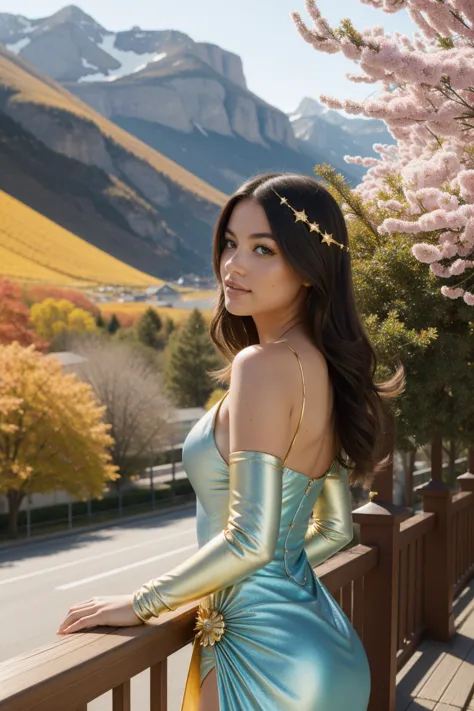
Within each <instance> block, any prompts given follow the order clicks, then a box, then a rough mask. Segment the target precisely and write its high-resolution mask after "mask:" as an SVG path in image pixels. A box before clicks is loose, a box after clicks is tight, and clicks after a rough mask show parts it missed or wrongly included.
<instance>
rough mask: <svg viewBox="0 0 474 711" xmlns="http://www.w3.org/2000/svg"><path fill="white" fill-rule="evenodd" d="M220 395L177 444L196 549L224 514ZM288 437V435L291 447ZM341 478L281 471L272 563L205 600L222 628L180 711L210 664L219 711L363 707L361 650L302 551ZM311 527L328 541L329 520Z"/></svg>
mask: <svg viewBox="0 0 474 711" xmlns="http://www.w3.org/2000/svg"><path fill="white" fill-rule="evenodd" d="M287 345H289V344H287ZM289 348H290V349H291V350H293V349H292V348H291V346H289ZM293 352H294V353H295V355H296V356H297V358H298V362H299V365H300V369H301V375H302V378H303V406H302V412H301V417H300V423H301V419H302V414H303V411H304V375H303V370H302V367H301V361H300V360H299V357H298V355H297V354H296V352H295V351H294V350H293ZM224 397H225V396H224ZM221 402H222V400H221V401H220V402H218V403H216V405H214V407H212V408H211V409H210V410H209V411H208V412H207V413H206V414H205V415H204V416H203V417H202V418H201V419H200V420H199V421H198V422H197V423H196V424H195V426H194V427H193V428H192V430H191V431H190V432H189V434H188V436H187V437H186V440H185V443H184V447H183V465H184V468H185V471H186V473H187V475H188V477H189V479H190V481H191V484H192V486H193V488H194V491H195V492H196V505H197V537H198V545H199V548H201V547H202V546H204V545H205V544H206V543H207V542H208V541H210V540H211V539H212V538H213V537H214V536H216V535H218V534H219V533H220V532H221V531H222V530H223V529H224V528H225V526H226V523H227V519H228V515H229V467H228V465H227V463H226V462H225V461H224V459H223V457H222V456H221V454H220V452H219V450H218V448H217V445H216V442H215V437H214V428H215V420H216V417H217V412H218V409H219V407H220V404H221ZM298 426H299V425H298ZM297 431H298V430H297ZM295 437H296V432H295V436H294V437H293V440H292V442H291V445H290V449H291V447H292V445H293V443H294V440H295ZM290 449H289V450H288V452H287V454H286V457H285V460H286V458H287V457H288V453H289V451H290ZM285 460H284V461H285ZM346 475H347V472H345V471H344V470H342V472H341V470H340V467H339V465H338V464H336V463H334V464H333V465H332V467H331V468H330V469H329V470H328V471H327V472H326V474H325V475H324V476H323V477H321V478H318V479H315V480H311V479H309V478H308V477H306V476H305V475H304V474H301V473H299V472H296V471H294V470H292V469H289V468H288V467H284V468H283V488H282V509H281V518H280V524H279V535H278V543H277V546H276V550H275V554H274V556H273V560H271V562H269V563H268V564H266V565H265V566H264V567H262V568H261V569H260V570H258V571H257V572H255V573H254V574H252V575H250V576H249V577H248V578H246V579H244V580H243V581H241V582H239V583H236V584H233V585H230V586H229V587H226V588H224V589H223V590H219V591H217V592H214V593H212V594H210V595H208V596H207V597H206V598H205V600H204V603H203V604H204V605H205V606H208V607H209V608H210V609H214V610H218V611H219V612H220V613H221V615H222V617H223V620H224V621H225V631H224V634H222V636H221V637H220V639H219V641H216V642H215V643H214V644H209V645H208V646H201V645H200V644H198V643H197V639H195V642H194V651H193V657H192V659H191V665H190V669H189V673H188V679H187V686H186V690H185V694H184V699H183V706H182V709H183V710H186V711H188V709H193V710H194V709H196V710H197V707H198V697H199V688H198V683H199V684H202V682H203V680H204V679H205V677H206V675H207V674H208V673H209V672H210V671H211V669H212V668H213V667H214V666H215V667H216V674H217V684H218V693H219V706H220V711H366V709H367V705H368V700H369V694H370V672H369V665H368V661H367V657H366V654H365V651H364V648H363V646H362V644H361V641H360V639H359V637H358V636H357V634H356V632H355V630H354V628H353V627H352V625H351V623H350V622H349V620H348V619H347V617H346V616H345V614H344V613H343V612H342V610H341V608H340V607H339V605H338V604H337V603H336V601H335V600H334V598H333V597H332V595H331V594H330V593H329V592H328V591H327V589H326V588H325V586H324V585H323V584H322V583H321V581H320V580H319V579H318V577H317V576H316V574H315V573H314V571H313V568H312V565H311V563H310V559H309V558H308V539H309V537H308V524H309V519H310V516H311V513H312V511H313V509H315V507H316V504H317V501H318V498H319V497H320V494H321V493H322V491H323V487H325V486H326V483H325V482H327V484H329V482H328V478H330V477H335V476H339V477H340V476H346ZM345 485H346V486H347V488H348V483H347V482H346V483H345ZM315 525H317V526H318V528H317V530H315V531H314V530H313V532H312V535H316V536H323V537H324V536H325V538H326V540H327V541H329V543H330V537H329V536H327V535H325V532H327V531H328V530H329V528H330V525H331V521H316V523H315ZM351 525H352V522H351ZM305 538H306V539H307V540H306V548H305ZM321 540H322V539H321ZM340 547H341V546H340V545H337V544H336V545H335V550H334V551H333V552H335V551H336V550H337V549H338V548H340ZM326 557H327V556H326ZM312 562H313V564H314V561H312ZM318 562H320V561H318ZM193 676H194V679H193Z"/></svg>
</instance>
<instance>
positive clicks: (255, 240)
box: [220, 198, 306, 317]
mask: <svg viewBox="0 0 474 711" xmlns="http://www.w3.org/2000/svg"><path fill="white" fill-rule="evenodd" d="M220 275H221V279H222V281H223V285H224V296H225V307H226V309H227V311H229V312H230V313H232V314H234V315H236V316H258V314H266V313H268V314H270V312H276V314H278V315H280V316H283V317H286V316H288V315H292V314H293V313H294V311H296V310H299V308H300V305H299V301H300V298H299V297H302V296H304V295H305V292H306V289H305V288H304V287H303V285H302V284H303V279H302V277H300V276H299V275H298V274H297V273H296V272H295V271H294V270H293V269H292V268H291V267H290V266H289V265H288V264H287V263H286V262H285V260H284V259H283V255H282V254H281V252H280V250H279V248H278V245H277V243H276V241H275V240H274V239H273V237H272V233H271V228H270V225H269V223H268V220H267V216H266V214H265V210H264V209H263V207H261V206H260V205H259V204H258V203H257V202H254V201H253V200H251V199H250V198H245V199H243V200H241V201H240V202H239V203H237V205H236V206H235V208H234V210H233V211H232V214H231V216H230V219H229V222H228V225H227V230H226V234H225V244H224V250H223V252H222V255H221V260H220ZM229 280H230V281H232V282H235V283H236V286H239V287H241V288H242V289H245V291H238V290H234V289H232V288H230V287H229V286H227V284H226V282H227V281H229Z"/></svg>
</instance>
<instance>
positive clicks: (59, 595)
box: [0, 504, 197, 711]
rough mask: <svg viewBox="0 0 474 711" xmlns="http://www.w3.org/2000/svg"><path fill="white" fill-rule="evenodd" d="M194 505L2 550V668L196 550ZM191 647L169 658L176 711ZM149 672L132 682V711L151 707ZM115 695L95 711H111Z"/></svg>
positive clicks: (93, 705) (93, 707) (172, 709)
mask: <svg viewBox="0 0 474 711" xmlns="http://www.w3.org/2000/svg"><path fill="white" fill-rule="evenodd" d="M195 526H196V521H195V505H194V504H191V505H190V506H187V507H186V508H181V509H180V510H175V511H168V512H161V513H159V514H156V515H154V516H151V517H149V518H146V519H142V520H140V521H134V522H128V523H127V522H121V523H120V524H116V525H113V526H110V527H108V528H104V529H101V530H96V531H89V532H83V533H80V532H78V533H77V534H73V535H69V536H64V537H62V538H55V539H53V540H49V541H34V542H28V543H24V544H21V545H19V546H12V547H10V549H0V630H1V634H0V662H2V661H5V660H6V659H10V658H11V657H15V656H17V655H19V654H22V653H23V652H26V651H28V650H31V649H34V648H36V647H39V646H41V645H44V644H49V643H51V642H53V641H56V640H58V639H61V638H60V637H59V636H58V635H56V630H57V628H58V626H59V624H60V623H61V622H62V621H63V619H64V618H65V616H66V614H67V610H68V609H69V607H71V606H72V605H74V604H76V603H79V602H83V601H85V600H87V599H89V598H90V597H94V596H100V595H117V594H122V593H130V592H133V591H134V590H136V589H137V588H138V587H140V585H141V584H142V583H144V582H146V581H147V580H149V579H150V578H153V577H157V576H159V575H161V574H163V573H166V572H167V571H169V570H171V568H173V567H174V566H175V565H177V564H178V563H181V562H182V561H184V560H185V559H186V558H187V557H188V556H190V555H191V554H192V553H193V552H194V551H196V550H197V541H196V529H195ZM190 658H191V645H187V646H186V647H185V648H184V649H182V650H180V651H179V652H177V653H176V654H174V655H172V656H171V657H170V658H169V666H168V669H169V671H168V693H169V705H168V709H169V710H170V711H179V709H180V704H181V697H182V693H183V690H184V683H185V678H186V673H187V669H188V665H189V661H190ZM148 678H149V674H148V671H145V672H143V673H142V674H139V675H138V676H136V677H134V678H133V680H132V708H136V709H146V708H149V705H148V704H149V689H148ZM111 708H112V706H111V692H109V693H108V694H104V695H103V696H101V697H99V698H97V699H96V700H94V701H92V702H91V703H90V704H89V705H88V711H109V710H110V709H111Z"/></svg>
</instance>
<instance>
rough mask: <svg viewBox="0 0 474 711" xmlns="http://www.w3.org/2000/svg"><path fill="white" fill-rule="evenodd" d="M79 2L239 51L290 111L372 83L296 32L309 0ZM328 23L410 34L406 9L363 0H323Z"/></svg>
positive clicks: (43, 6) (355, 94) (36, 3)
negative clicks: (354, 78) (356, 78)
mask: <svg viewBox="0 0 474 711" xmlns="http://www.w3.org/2000/svg"><path fill="white" fill-rule="evenodd" d="M67 4H68V2H67V0H63V2H61V0H4V1H3V2H2V7H1V9H2V11H3V12H11V13H15V14H17V13H20V14H22V15H25V16H26V17H30V18H35V17H45V16H47V15H50V14H52V13H53V12H56V11H57V10H59V9H60V8H61V7H64V6H65V5H67ZM74 4H76V5H78V6H79V7H81V8H82V9H83V10H84V11H85V12H87V13H88V14H89V15H92V17H94V18H95V19H96V20H97V21H98V22H99V23H100V24H102V25H103V26H104V27H106V28H107V29H110V30H124V29H130V28H131V27H133V26H134V25H138V26H140V27H142V28H144V29H157V30H162V29H176V30H181V31H182V32H185V33H187V34H188V35H190V36H191V37H192V38H193V39H194V40H196V41H206V42H213V43H214V44H218V45H220V46H221V47H223V48H224V49H227V50H230V51H232V52H235V53H236V54H239V55H240V56H241V57H242V60H243V63H244V71H245V75H246V78H247V84H248V86H249V89H250V90H251V91H253V92H255V93H256V94H258V95H259V96H261V97H262V98H263V99H265V100H266V101H268V102H269V103H270V104H273V105H274V106H277V107H278V108H280V109H282V110H283V111H293V110H295V109H296V107H297V105H298V103H299V101H300V100H301V99H302V98H303V97H305V96H311V97H313V98H316V99H317V98H318V97H319V95H320V94H328V95H330V96H336V97H338V98H353V99H360V98H364V97H366V96H368V95H369V94H370V93H371V92H373V90H374V88H373V87H372V86H370V85H364V84H353V83H352V82H349V80H347V79H346V78H345V74H346V72H353V73H356V72H357V67H356V65H355V64H354V63H353V62H349V61H348V60H346V59H344V58H343V57H341V56H339V55H328V54H322V53H320V52H316V51H315V50H313V49H312V48H311V47H310V46H309V45H307V44H306V42H304V41H303V40H302V39H301V38H300V36H299V35H298V33H297V31H296V28H295V26H294V24H293V21H292V20H291V18H290V16H289V14H290V12H291V11H294V10H296V11H298V12H300V13H301V14H302V15H303V17H305V8H304V0H201V2H198V1H197V0H175V1H174V2H173V1H170V0H168V1H167V2H163V1H162V0H161V1H160V0H129V2H124V1H123V0H122V1H121V2H120V1H119V2H117V0H77V1H76V2H75V3H74ZM319 7H320V10H321V12H322V13H323V15H324V16H325V17H327V18H328V19H329V20H330V22H331V24H336V23H337V22H338V21H339V20H340V19H342V18H343V17H351V18H352V20H353V22H354V24H355V25H356V27H357V28H358V29H364V28H366V27H371V26H373V25H380V24H381V25H383V26H384V28H385V29H386V30H388V31H392V30H398V31H400V32H403V33H404V34H408V35H410V36H411V34H412V32H413V25H412V24H411V22H410V21H409V19H408V18H407V16H406V15H405V13H404V12H399V13H396V14H394V15H387V14H385V13H383V12H380V11H377V10H374V9H373V8H371V7H369V6H367V5H361V4H360V3H359V1H358V0H320V2H319Z"/></svg>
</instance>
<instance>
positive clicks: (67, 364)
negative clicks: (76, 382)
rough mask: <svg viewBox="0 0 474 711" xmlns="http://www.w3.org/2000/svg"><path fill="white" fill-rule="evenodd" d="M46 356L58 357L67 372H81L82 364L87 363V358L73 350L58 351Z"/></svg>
mask: <svg viewBox="0 0 474 711" xmlns="http://www.w3.org/2000/svg"><path fill="white" fill-rule="evenodd" d="M45 358H56V360H59V362H60V363H61V365H62V367H63V370H64V371H65V372H66V373H76V374H80V372H81V366H82V365H83V363H87V358H84V357H83V356H81V355H79V353H73V352H72V351H58V353H48V354H47V355H45Z"/></svg>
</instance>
